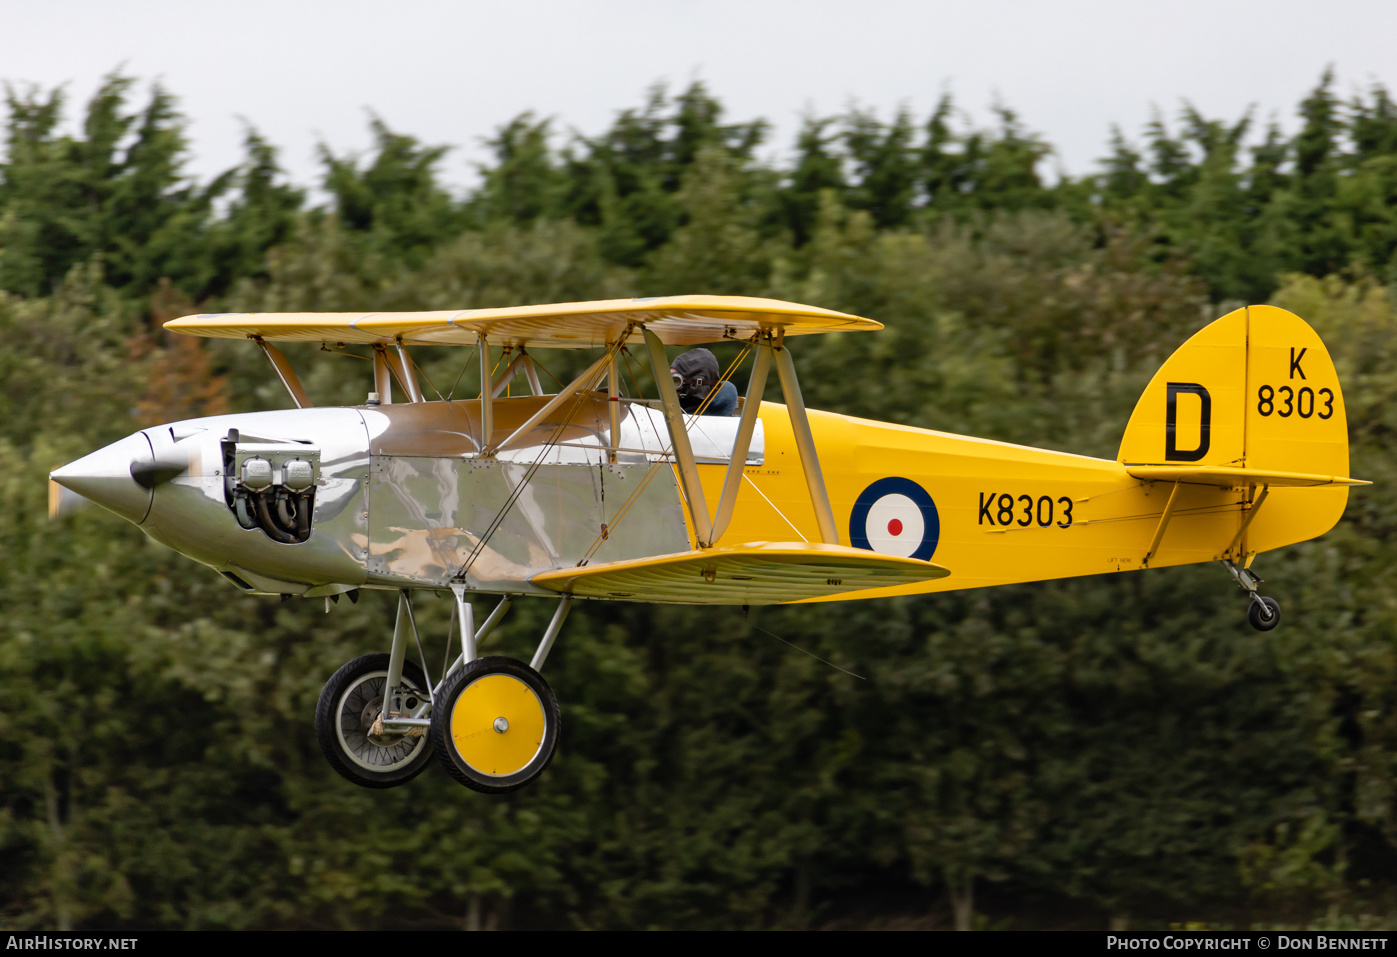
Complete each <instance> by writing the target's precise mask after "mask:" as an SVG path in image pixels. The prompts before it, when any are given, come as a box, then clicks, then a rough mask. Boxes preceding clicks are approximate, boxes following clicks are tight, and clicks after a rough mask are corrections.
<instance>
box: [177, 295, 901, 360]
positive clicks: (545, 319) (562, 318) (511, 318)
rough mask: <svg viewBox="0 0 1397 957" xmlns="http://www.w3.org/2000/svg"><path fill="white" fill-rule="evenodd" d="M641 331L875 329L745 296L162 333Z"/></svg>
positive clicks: (300, 317)
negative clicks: (639, 328) (640, 329)
mask: <svg viewBox="0 0 1397 957" xmlns="http://www.w3.org/2000/svg"><path fill="white" fill-rule="evenodd" d="M642 324H643V325H644V326H645V328H647V329H649V330H650V331H651V332H654V333H656V334H657V335H658V336H659V337H660V339H661V340H662V341H663V342H664V343H665V344H666V345H677V346H692V345H699V344H701V343H705V342H718V341H721V340H723V339H749V338H751V336H752V335H754V334H755V333H758V332H784V333H785V334H786V335H788V336H799V335H808V334H811V333H817V332H854V331H861V332H872V331H876V330H878V329H881V328H883V326H882V324H881V323H877V322H874V321H873V320H872V319H863V318H860V317H858V316H851V315H848V314H846V313H842V312H834V311H833V310H830V309H820V308H818V307H815V306H802V305H800V304H798V303H793V302H782V301H780V300H779V299H753V298H749V297H747V296H667V297H664V298H659V299H611V300H606V301H602V302H565V303H555V304H552V305H543V306H512V307H510V308H507V309H465V310H443V311H440V312H245V313H222V314H212V315H200V316H185V317H184V318H182V319H172V320H170V321H169V322H167V323H165V328H166V329H169V330H171V331H172V332H180V333H184V334H185V335H190V336H213V337H217V338H224V339H245V338H251V337H254V336H257V337H260V338H263V339H267V340H272V341H301V342H344V343H351V342H353V343H372V342H381V343H388V342H393V341H394V340H397V339H401V341H403V342H405V343H409V344H411V343H421V344H427V345H474V344H475V342H476V336H477V335H479V334H481V333H483V334H485V335H486V336H488V337H489V339H490V343H491V344H492V345H497V346H504V345H510V346H527V347H530V348H555V349H582V348H588V347H593V346H605V345H607V344H608V343H610V342H614V341H616V339H617V338H618V337H620V336H621V335H622V334H624V333H625V332H626V329H627V328H628V327H634V328H633V331H632V333H631V337H630V341H632V342H639V341H640V340H641V335H640V332H639V331H638V327H639V326H641V325H642Z"/></svg>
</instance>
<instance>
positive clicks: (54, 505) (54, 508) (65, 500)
mask: <svg viewBox="0 0 1397 957" xmlns="http://www.w3.org/2000/svg"><path fill="white" fill-rule="evenodd" d="M91 504H92V502H91V501H89V500H88V499H85V498H83V497H82V496H81V495H79V494H78V493H77V492H74V491H73V490H72V489H66V488H64V487H63V486H61V485H59V484H58V483H57V482H55V481H54V480H53V479H49V521H53V520H54V519H59V518H62V517H64V516H65V515H72V514H73V513H74V512H77V511H81V510H82V509H84V508H86V507H87V506H89V505H91Z"/></svg>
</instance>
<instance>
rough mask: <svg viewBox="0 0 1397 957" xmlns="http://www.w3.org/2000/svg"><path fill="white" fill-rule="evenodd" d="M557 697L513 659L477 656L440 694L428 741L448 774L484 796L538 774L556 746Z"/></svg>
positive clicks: (513, 788)
mask: <svg viewBox="0 0 1397 957" xmlns="http://www.w3.org/2000/svg"><path fill="white" fill-rule="evenodd" d="M558 728H559V716H558V699H557V698H555V697H554V696H553V690H552V689H551V688H549V687H548V682H546V681H544V680H543V677H542V676H541V675H540V674H539V673H538V672H537V671H535V670H534V669H533V668H531V667H529V666H528V665H526V664H524V662H522V661H517V660H515V659H513V658H505V657H500V656H492V657H488V658H477V659H476V660H475V661H472V662H470V663H469V664H467V665H466V666H465V667H463V668H461V669H460V670H459V671H457V672H455V673H454V674H452V675H451V676H450V677H449V678H447V679H446V681H445V682H444V683H443V685H442V687H441V689H440V690H439V691H438V692H437V697H436V705H435V706H434V708H433V711H432V726H431V730H430V732H429V733H430V736H431V739H432V745H433V747H434V748H435V749H436V751H437V754H438V756H439V757H440V759H441V763H442V764H443V765H444V766H445V768H446V770H447V772H448V773H449V774H450V775H451V776H452V777H453V778H455V779H456V780H457V781H460V782H461V783H462V784H464V785H465V786H466V787H468V788H472V789H474V790H476V791H484V792H486V793H487V794H502V793H504V792H506V791H516V790H518V789H519V788H522V787H524V786H525V785H526V784H529V783H530V782H531V781H533V780H534V779H535V778H536V777H538V776H539V775H540V774H541V773H542V772H543V769H544V768H546V767H547V766H548V762H549V761H551V760H552V759H553V750H554V749H555V748H556V747H557V744H558Z"/></svg>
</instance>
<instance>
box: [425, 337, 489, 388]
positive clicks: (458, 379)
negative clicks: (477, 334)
mask: <svg viewBox="0 0 1397 957" xmlns="http://www.w3.org/2000/svg"><path fill="white" fill-rule="evenodd" d="M479 348H480V341H479V340H476V343H475V345H473V346H471V351H470V354H469V355H467V356H466V363H465V365H463V366H461V371H460V372H458V373H456V381H455V382H453V383H451V392H450V394H449V395H447V397H446V401H447V402H450V401H451V399H452V397H453V396H455V395H456V387H457V386H458V385H460V384H461V376H463V375H465V374H466V370H467V369H469V368H470V367H471V360H472V359H474V358H475V350H476V349H479ZM433 388H436V387H435V386H433ZM437 395H441V393H440V392H438V393H437Z"/></svg>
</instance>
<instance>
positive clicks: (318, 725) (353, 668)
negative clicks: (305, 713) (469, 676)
mask: <svg viewBox="0 0 1397 957" xmlns="http://www.w3.org/2000/svg"><path fill="white" fill-rule="evenodd" d="M388 659H389V656H388V655H384V654H377V655H364V656H363V657H361V658H355V659H354V660H353V661H351V662H349V664H347V665H345V666H344V667H343V668H341V669H340V670H339V671H336V672H335V673H334V675H332V676H331V677H330V680H329V681H327V682H325V688H324V690H323V691H321V692H320V703H319V704H317V705H316V708H315V736H316V738H317V739H318V740H319V742H320V750H321V751H323V752H324V754H325V758H326V759H327V760H328V761H329V762H330V766H331V767H333V768H334V769H335V770H336V771H338V772H339V774H340V776H341V777H344V778H346V779H347V780H350V781H353V782H354V783H355V784H357V785H359V786H360V787H365V788H391V787H396V786H398V785H399V784H406V783H407V782H408V781H411V780H412V779H413V778H415V777H417V775H419V774H421V773H422V772H423V770H425V769H426V767H427V764H428V762H429V761H431V758H432V741H431V736H430V735H427V734H425V733H423V729H421V728H413V729H412V730H411V731H406V732H393V731H384V730H383V726H382V724H379V723H378V720H379V716H380V715H381V714H382V712H383V692H384V686H385V685H386V684H387V683H388ZM399 688H400V695H399V703H400V706H401V707H403V708H404V709H407V710H409V711H412V710H417V709H419V708H420V707H421V705H422V704H423V703H425V702H426V701H427V700H428V693H427V681H426V679H425V678H424V677H423V676H422V669H420V668H418V667H417V666H416V665H414V664H412V663H411V662H408V661H405V662H403V677H402V682H401V684H400V685H399Z"/></svg>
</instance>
